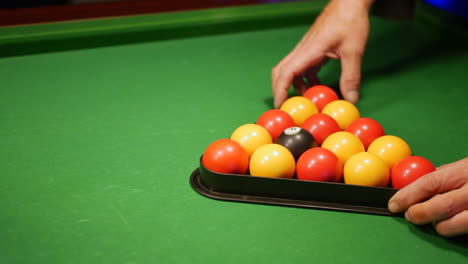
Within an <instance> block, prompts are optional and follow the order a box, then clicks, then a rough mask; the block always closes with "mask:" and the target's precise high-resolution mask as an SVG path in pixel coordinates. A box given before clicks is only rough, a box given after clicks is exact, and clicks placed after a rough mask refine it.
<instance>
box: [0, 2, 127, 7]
mask: <svg viewBox="0 0 468 264" xmlns="http://www.w3.org/2000/svg"><path fill="white" fill-rule="evenodd" d="M122 1H132V0H3V1H1V2H0V8H27V7H39V6H50V5H76V4H86V3H106V2H122Z"/></svg>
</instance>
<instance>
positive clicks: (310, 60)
mask: <svg viewBox="0 0 468 264" xmlns="http://www.w3.org/2000/svg"><path fill="white" fill-rule="evenodd" d="M373 2H374V0H359V1H356V0H332V1H330V3H329V4H328V5H327V7H326V8H325V9H324V10H323V12H322V13H321V14H320V16H319V17H318V18H317V20H316V21H315V23H314V25H313V26H312V27H311V28H310V29H309V31H308V32H307V33H306V34H305V35H304V37H303V38H302V40H301V41H300V42H299V43H298V44H297V46H296V47H295V48H294V49H293V50H292V51H291V53H289V55H287V56H286V57H285V58H284V59H283V60H281V62H280V63H279V64H278V65H276V66H275V68H274V69H273V71H272V76H271V79H272V88H273V95H274V98H275V107H276V108H279V107H280V105H281V104H282V103H283V102H284V101H285V100H286V98H287V96H288V95H287V91H288V90H289V87H290V86H291V84H293V85H294V88H295V89H296V90H297V92H298V93H299V94H303V93H304V92H305V91H306V89H307V88H308V87H309V86H312V85H316V84H318V83H319V80H318V77H317V73H318V71H319V70H320V67H321V66H322V65H324V64H325V63H326V61H327V59H328V58H332V59H339V60H341V67H342V73H341V79H340V88H341V93H342V94H343V97H344V98H345V99H346V100H348V101H350V102H352V103H356V102H357V100H358V97H359V93H358V91H359V85H360V80H361V57H362V55H363V54H364V49H365V46H366V42H367V38H368V35H369V15H368V12H369V8H370V6H371V4H372V3H373ZM305 79H307V82H308V84H307V83H306V82H305Z"/></svg>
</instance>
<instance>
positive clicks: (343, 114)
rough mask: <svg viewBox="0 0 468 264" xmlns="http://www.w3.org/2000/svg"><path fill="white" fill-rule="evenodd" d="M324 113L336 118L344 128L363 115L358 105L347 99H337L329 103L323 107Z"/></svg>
mask: <svg viewBox="0 0 468 264" xmlns="http://www.w3.org/2000/svg"><path fill="white" fill-rule="evenodd" d="M322 113H324V114H326V115H329V116H331V117H332V118H333V119H335V120H336V122H337V123H338V125H339V126H340V128H341V129H342V130H345V129H346V128H347V127H348V126H349V124H351V122H353V121H354V120H356V119H358V118H359V117H360V116H361V114H360V113H359V110H358V109H357V107H356V106H355V105H353V104H352V103H350V102H348V101H346V100H336V101H332V102H330V103H328V104H327V105H326V106H325V107H324V108H323V109H322Z"/></svg>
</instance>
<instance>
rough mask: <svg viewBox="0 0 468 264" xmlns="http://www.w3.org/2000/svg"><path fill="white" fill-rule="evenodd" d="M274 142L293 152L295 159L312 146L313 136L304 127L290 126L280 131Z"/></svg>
mask: <svg viewBox="0 0 468 264" xmlns="http://www.w3.org/2000/svg"><path fill="white" fill-rule="evenodd" d="M275 143H276V144H280V145H282V146H284V147H285V148H287V149H288V150H289V151H290V152H291V154H293V156H294V159H296V160H297V159H298V158H299V156H301V154H302V153H304V151H306V150H308V149H310V148H312V147H313V145H314V137H312V135H311V134H310V133H309V132H307V130H305V129H302V128H300V127H290V128H287V129H286V130H284V132H283V133H281V135H280V136H279V137H278V138H277V139H276V140H275Z"/></svg>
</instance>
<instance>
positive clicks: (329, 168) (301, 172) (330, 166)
mask: <svg viewBox="0 0 468 264" xmlns="http://www.w3.org/2000/svg"><path fill="white" fill-rule="evenodd" d="M342 171H343V166H342V165H341V162H340V160H339V159H338V157H337V156H336V155H335V154H333V152H331V151H330V150H328V149H324V148H320V147H317V148H311V149H309V150H307V151H306V152H304V153H303V154H302V155H301V157H300V158H299V160H298V161H297V164H296V176H297V178H298V179H299V180H306V181H322V182H340V181H341V178H342Z"/></svg>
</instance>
